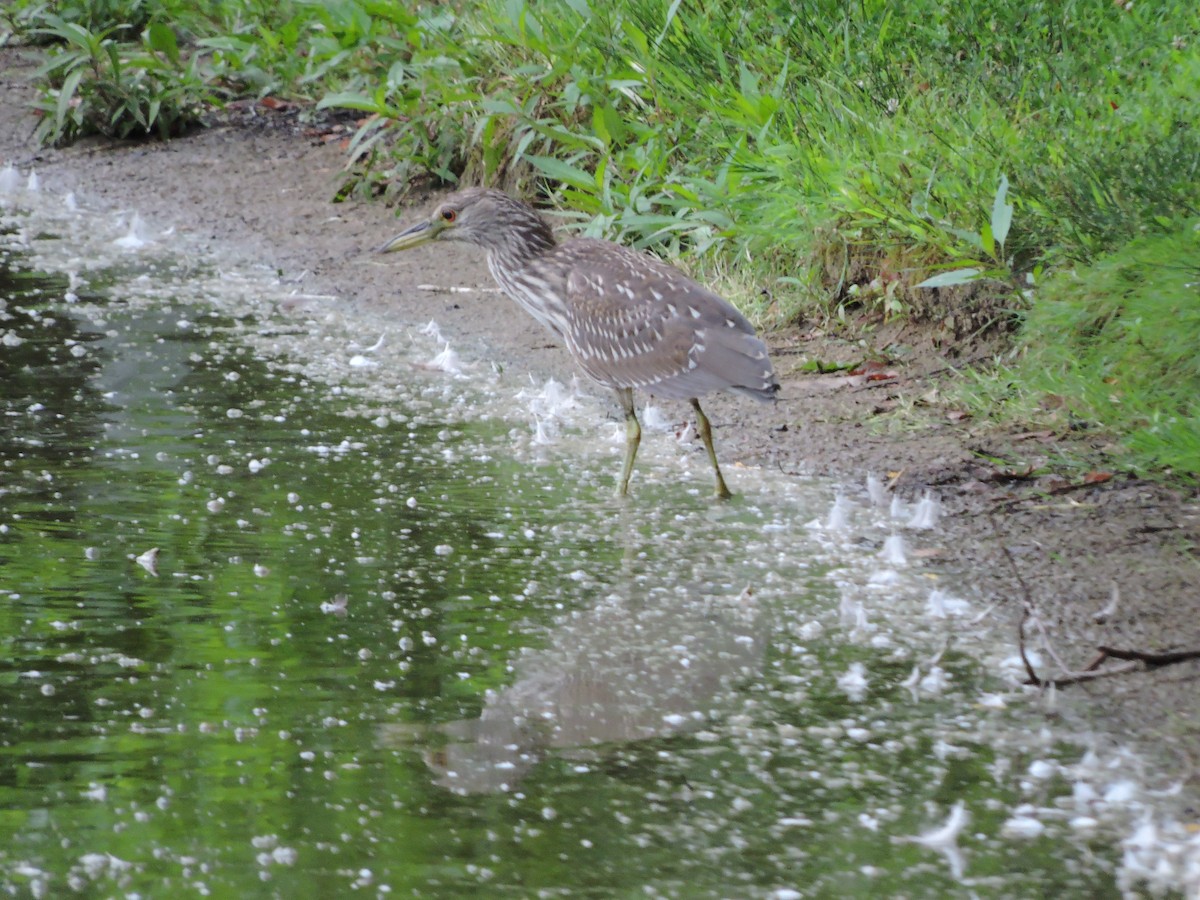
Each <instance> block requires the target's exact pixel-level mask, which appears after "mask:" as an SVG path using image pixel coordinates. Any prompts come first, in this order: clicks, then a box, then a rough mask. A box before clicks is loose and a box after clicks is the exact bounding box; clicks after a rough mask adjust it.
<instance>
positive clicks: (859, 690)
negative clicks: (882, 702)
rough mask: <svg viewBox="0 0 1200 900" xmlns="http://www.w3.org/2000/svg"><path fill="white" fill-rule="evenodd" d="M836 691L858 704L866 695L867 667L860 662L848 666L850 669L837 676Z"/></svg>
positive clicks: (867, 683) (868, 684)
mask: <svg viewBox="0 0 1200 900" xmlns="http://www.w3.org/2000/svg"><path fill="white" fill-rule="evenodd" d="M837 686H838V689H839V690H841V692H842V693H844V694H845V695H846V696H847V697H849V698H850V699H851V700H853V701H854V702H855V703H858V702H860V701H861V700H862V699H863V698H864V697H865V696H866V694H867V688H868V687H869V686H870V680H869V679H868V678H867V667H866V666H865V665H863V664H862V663H860V662H855V663H851V664H850V668H849V669H847V670H846V671H845V672H843V673H842V674H841V675H839V676H838V679H837Z"/></svg>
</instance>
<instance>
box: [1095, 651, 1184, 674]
mask: <svg viewBox="0 0 1200 900" xmlns="http://www.w3.org/2000/svg"><path fill="white" fill-rule="evenodd" d="M1099 650H1100V653H1101V654H1102V655H1103V656H1105V657H1109V658H1112V659H1129V660H1135V661H1137V662H1140V663H1145V664H1146V668H1148V669H1157V668H1158V667H1159V666H1173V665H1175V664H1176V663H1181V662H1188V661H1189V660H1193V659H1200V650H1173V651H1171V652H1170V653H1147V652H1146V651H1144V650H1118V649H1117V648H1116V647H1100V648H1099Z"/></svg>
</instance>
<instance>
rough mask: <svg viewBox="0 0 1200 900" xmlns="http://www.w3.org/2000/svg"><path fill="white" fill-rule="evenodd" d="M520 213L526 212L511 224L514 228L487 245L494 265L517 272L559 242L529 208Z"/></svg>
mask: <svg viewBox="0 0 1200 900" xmlns="http://www.w3.org/2000/svg"><path fill="white" fill-rule="evenodd" d="M522 212H524V213H525V215H524V216H522V217H521V218H520V220H519V221H518V222H516V223H514V227H513V228H511V229H510V230H507V231H505V232H504V233H503V235H502V239H501V240H499V241H496V242H495V243H493V244H492V245H491V246H489V247H488V248H487V249H488V255H489V257H491V261H492V263H493V265H498V266H499V267H500V268H504V269H508V270H509V271H517V270H520V269H523V268H525V266H527V265H528V264H529V263H531V262H532V261H533V260H535V259H537V258H538V257H540V256H544V255H545V254H546V253H548V252H549V251H550V250H552V249H554V247H555V246H556V245H557V244H558V242H557V241H556V240H555V239H554V232H553V231H551V230H550V226H549V225H547V224H546V222H545V220H544V219H542V217H541V216H539V215H538V214H537V213H536V212H534V211H533V210H532V209H528V208H525V209H523V210H522Z"/></svg>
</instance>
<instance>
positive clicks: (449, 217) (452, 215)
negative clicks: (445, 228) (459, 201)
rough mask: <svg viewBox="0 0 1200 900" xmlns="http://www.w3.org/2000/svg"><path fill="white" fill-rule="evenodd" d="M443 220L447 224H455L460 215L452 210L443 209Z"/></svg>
mask: <svg viewBox="0 0 1200 900" xmlns="http://www.w3.org/2000/svg"><path fill="white" fill-rule="evenodd" d="M442 218H443V219H444V220H445V221H447V222H453V221H454V220H455V219H457V218H458V213H456V212H455V211H454V210H452V209H443V210H442Z"/></svg>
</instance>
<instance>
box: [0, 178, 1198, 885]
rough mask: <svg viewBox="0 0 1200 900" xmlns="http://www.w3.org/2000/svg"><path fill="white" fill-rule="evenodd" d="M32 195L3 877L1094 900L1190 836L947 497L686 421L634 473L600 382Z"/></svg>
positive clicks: (5, 628) (7, 662)
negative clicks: (143, 236) (715, 446)
mask: <svg viewBox="0 0 1200 900" xmlns="http://www.w3.org/2000/svg"><path fill="white" fill-rule="evenodd" d="M26 202H27V204H28V205H29V206H31V207H33V208H34V210H35V212H36V210H38V209H42V212H41V213H40V215H42V216H43V217H44V218H43V219H38V218H37V217H36V215H33V214H30V213H28V212H25V211H23V210H22V211H14V210H11V209H10V211H9V216H8V220H7V221H8V228H9V231H8V238H7V242H8V248H9V249H8V250H7V251H6V253H5V256H4V257H3V266H2V267H0V296H2V297H3V298H4V305H3V306H2V307H0V342H2V344H0V350H2V352H0V397H2V399H0V407H2V410H3V416H2V417H0V641H2V642H3V655H2V661H0V697H3V704H2V706H0V835H2V836H3V839H0V885H3V887H4V889H5V890H7V891H9V892H10V893H15V894H17V895H34V896H61V895H64V894H69V893H70V892H71V891H78V892H82V893H83V894H84V895H92V894H95V895H100V896H132V895H135V894H137V895H140V896H192V895H197V896H207V895H213V896H250V895H262V896H279V897H289V898H290V897H330V896H343V895H350V894H354V895H362V896H389V895H396V894H405V895H416V896H478V895H486V896H498V897H502V896H512V897H525V896H531V895H541V896H571V897H575V896H594V897H608V896H626V895H634V894H638V895H643V894H644V895H649V896H678V897H705V896H711V897H743V896H744V897H769V896H770V897H778V898H785V897H791V896H909V897H920V896H928V897H940V896H950V895H960V896H969V895H972V894H974V895H978V896H989V897H1027V896H1035V895H1049V894H1051V893H1054V894H1058V895H1063V896H1078V897H1091V896H1097V895H1106V894H1112V893H1114V892H1116V891H1117V890H1118V887H1119V886H1126V885H1132V884H1136V883H1138V878H1139V872H1140V869H1139V868H1138V867H1139V866H1140V867H1141V869H1145V870H1146V871H1153V869H1154V867H1155V866H1156V865H1158V860H1159V859H1165V858H1168V857H1169V858H1170V859H1172V860H1174V861H1175V862H1176V863H1178V864H1179V865H1182V864H1183V862H1186V853H1184V852H1183V851H1181V850H1180V849H1179V848H1181V847H1184V846H1185V843H1186V840H1187V837H1186V835H1185V834H1182V833H1180V832H1177V831H1172V830H1171V828H1172V827H1174V826H1173V825H1172V821H1171V820H1169V819H1165V818H1163V817H1162V816H1161V815H1159V816H1158V818H1151V813H1152V812H1153V811H1154V810H1155V809H1156V806H1155V801H1154V800H1153V798H1152V797H1151V795H1150V794H1149V793H1148V791H1147V789H1146V788H1145V786H1144V785H1143V784H1142V783H1141V781H1140V780H1139V778H1138V773H1137V772H1136V769H1135V766H1136V765H1137V761H1136V759H1135V758H1133V757H1131V756H1121V755H1111V754H1110V755H1107V756H1105V755H1101V754H1084V752H1083V750H1082V749H1081V747H1080V746H1079V745H1077V744H1075V743H1071V742H1068V741H1066V740H1065V737H1067V736H1064V735H1062V734H1059V733H1057V732H1056V731H1055V730H1054V727H1053V721H1054V720H1053V717H1052V716H1051V717H1047V715H1046V713H1045V709H1046V704H1047V703H1048V702H1049V701H1048V700H1047V699H1046V698H1042V697H1039V696H1037V695H1031V694H1029V693H1026V692H1024V691H1021V690H1019V689H1016V688H1014V687H1013V682H1014V680H1015V679H1016V678H1019V672H1018V667H1019V663H1018V661H1017V660H1015V659H1014V658H1013V649H1012V647H1011V645H1010V644H1007V643H1006V642H1005V640H1004V637H1009V638H1011V635H1006V636H1001V635H999V634H998V633H997V632H996V631H994V630H993V629H992V628H991V627H990V626H991V623H992V617H991V616H989V614H988V610H987V609H986V607H985V605H984V604H983V603H981V602H979V601H978V600H977V599H974V598H972V595H971V591H970V586H969V585H965V584H956V583H952V582H948V581H947V579H945V578H944V577H941V576H939V574H938V573H937V572H936V570H935V569H933V568H931V567H928V566H924V565H921V564H920V562H919V556H920V551H921V550H922V549H923V548H928V547H931V546H936V542H937V540H938V539H939V538H938V535H937V530H936V519H937V517H936V514H935V513H934V512H933V511H932V507H931V506H930V505H929V504H928V503H927V504H926V505H925V506H924V507H923V508H922V510H921V513H920V516H919V517H918V518H919V519H920V521H918V522H916V524H917V525H924V526H930V525H932V526H933V527H924V528H913V527H909V526H910V525H911V524H912V523H913V510H912V509H910V510H903V509H900V508H899V507H897V508H894V509H891V510H888V509H885V508H882V507H879V506H876V505H874V504H872V503H871V502H870V500H869V499H868V494H867V491H866V490H865V489H864V488H865V485H864V486H861V487H856V488H854V491H855V495H854V496H853V497H850V496H841V497H838V496H837V493H838V492H836V491H835V489H834V486H832V485H828V484H824V483H821V482H818V481H812V480H806V479H796V478H790V479H789V478H784V477H782V476H773V475H772V474H770V473H764V472H755V471H753V470H740V469H739V470H731V472H730V474H731V475H732V476H733V477H732V478H731V485H732V486H733V487H734V490H738V491H740V492H741V494H740V496H739V497H738V498H737V499H736V500H735V501H733V502H732V503H728V504H714V503H712V502H711V501H710V500H709V499H708V497H707V494H708V491H709V482H708V474H707V472H706V470H705V466H706V464H705V462H704V460H703V456H702V454H699V453H697V452H695V448H693V449H692V450H685V449H681V448H679V447H678V446H677V445H676V443H675V441H674V440H673V437H672V436H671V434H670V429H671V425H670V423H666V422H664V423H663V425H664V429H662V430H660V432H659V433H657V434H655V435H654V436H653V437H652V438H650V439H649V440H648V441H647V444H648V446H647V448H646V450H645V457H644V459H642V460H640V462H639V469H638V479H637V480H636V481H635V495H634V497H633V499H632V501H631V502H629V503H620V502H617V501H616V500H614V499H613V498H612V496H611V491H612V484H613V476H614V474H615V471H616V467H617V461H618V459H619V453H620V445H619V442H615V441H614V440H613V438H614V437H617V436H619V434H620V428H619V425H618V424H617V423H615V422H612V423H610V424H609V425H608V426H605V425H604V424H603V414H604V409H605V407H604V405H603V402H602V401H601V400H597V399H595V398H593V397H591V396H589V395H588V393H587V392H586V390H585V391H584V392H583V393H578V392H577V391H576V390H575V389H573V388H572V387H570V386H562V385H555V384H534V383H530V382H529V381H527V380H523V378H522V377H521V376H519V375H515V374H511V373H502V372H500V371H499V370H498V367H492V366H489V365H488V364H487V363H486V362H485V361H482V360H478V359H470V358H466V359H462V358H459V359H453V358H452V355H453V354H449V355H448V354H447V353H446V342H445V339H444V338H443V337H442V336H441V335H439V334H437V333H436V328H429V329H425V332H424V333H423V332H422V331H421V330H417V329H404V328H402V327H398V326H396V325H395V323H390V324H385V325H381V326H380V329H379V331H378V332H377V333H376V332H372V334H370V335H369V336H367V335H352V334H350V333H349V332H348V328H350V327H351V326H347V325H345V324H342V323H339V322H338V321H334V320H329V319H328V317H327V316H326V315H325V307H323V306H322V305H321V304H322V301H321V298H311V297H303V296H298V295H297V294H296V290H295V288H294V287H291V286H288V285H286V284H279V283H278V281H277V280H275V279H272V278H271V277H268V276H267V275H265V274H257V273H253V272H251V273H236V272H222V271H220V270H219V268H217V267H215V266H210V267H207V268H206V267H204V266H196V265H193V264H190V263H183V262H181V261H180V260H181V258H182V257H181V255H180V254H178V253H175V252H173V248H172V246H171V241H170V239H169V237H167V236H157V247H158V249H157V250H155V246H156V245H155V244H151V245H150V248H149V249H150V251H152V252H147V247H146V245H142V246H138V247H130V246H128V245H127V244H128V242H126V245H122V244H120V243H118V241H120V240H121V239H122V238H124V237H128V235H129V233H130V230H131V229H130V226H129V225H128V222H127V221H122V222H111V223H108V222H105V223H104V224H105V225H107V226H108V230H107V231H105V229H104V227H101V225H99V224H98V220H97V219H96V218H94V217H93V218H91V219H87V220H85V224H87V226H88V227H86V228H85V227H83V225H82V224H81V222H80V220H79V219H78V218H77V217H78V216H80V215H83V214H80V213H77V212H76V211H74V210H71V212H70V213H69V214H68V213H64V212H61V211H59V212H54V211H53V208H52V213H46V212H45V210H44V207H45V206H46V205H47V203H46V201H45V199H44V198H26ZM39 203H40V204H41V206H39ZM149 240H152V241H153V240H155V236H151V238H149ZM22 260H24V262H23V261H22ZM55 260H58V262H55ZM63 260H65V262H63ZM29 262H36V263H37V264H39V265H40V266H41V267H42V268H43V269H44V270H47V271H53V272H56V273H57V274H49V275H39V274H33V273H31V272H30V271H27V270H24V269H22V268H20V267H21V266H23V265H26V264H27V263H29ZM281 309H282V310H283V312H280V311H279V310H281ZM385 329H386V333H384V330H385ZM317 332H319V333H320V334H322V335H323V336H324V337H322V338H320V339H319V340H318V343H319V342H320V341H324V342H325V343H326V344H327V345H328V347H329V348H330V349H327V350H320V348H319V347H318V348H317V349H314V333H317ZM381 334H382V335H383V337H382V339H380V335H381ZM462 367H469V371H468V374H469V377H463V376H461V375H456V374H455V373H456V372H458V371H459V370H460V369H461V368H462ZM649 418H650V419H651V420H653V419H654V418H655V417H654V416H653V415H651V416H650V417H649ZM875 493H878V491H877V490H876V491H875ZM909 499H910V500H911V501H912V502H913V504H914V507H913V508H914V509H915V508H916V507H915V504H916V503H917V501H918V500H919V498H916V497H913V498H909ZM956 810H960V811H961V814H960V812H958V811H956ZM1143 821H1145V822H1153V823H1155V824H1154V827H1155V829H1156V831H1155V833H1154V834H1153V835H1151V836H1147V835H1146V834H1145V833H1144V832H1143V833H1142V837H1141V841H1142V843H1141V844H1139V845H1137V846H1135V847H1133V849H1132V850H1131V849H1130V847H1131V845H1130V843H1129V842H1130V841H1131V840H1134V838H1136V837H1137V834H1138V833H1137V832H1136V831H1132V832H1131V829H1134V828H1135V825H1138V824H1139V823H1141V822H1143ZM939 829H941V831H942V833H941V834H938V833H937V832H938V830H939ZM1151 838H1153V840H1151ZM1122 840H1125V841H1126V843H1125V845H1124V846H1122V845H1121V841H1122ZM1172 842H1173V843H1172ZM1143 845H1144V846H1143ZM1171 847H1174V848H1176V849H1175V850H1172V851H1170V852H1168V850H1164V849H1161V848H1171ZM1131 853H1132V856H1131ZM1171 853H1173V854H1174V855H1173V856H1172V855H1171ZM1139 854H1141V855H1140V856H1139ZM1155 854H1158V855H1155ZM1181 861H1183V862H1181ZM1160 868H1161V867H1160ZM1181 871H1182V870H1181ZM1164 872H1165V870H1164ZM1162 877H1163V879H1164V883H1165V884H1167V885H1173V886H1175V887H1176V888H1177V889H1178V887H1179V885H1180V884H1181V883H1182V882H1181V878H1182V877H1183V876H1178V875H1174V876H1173V875H1170V873H1166V874H1164V875H1163V876H1162ZM1172 877H1174V878H1175V881H1171V880H1170V878H1172Z"/></svg>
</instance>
